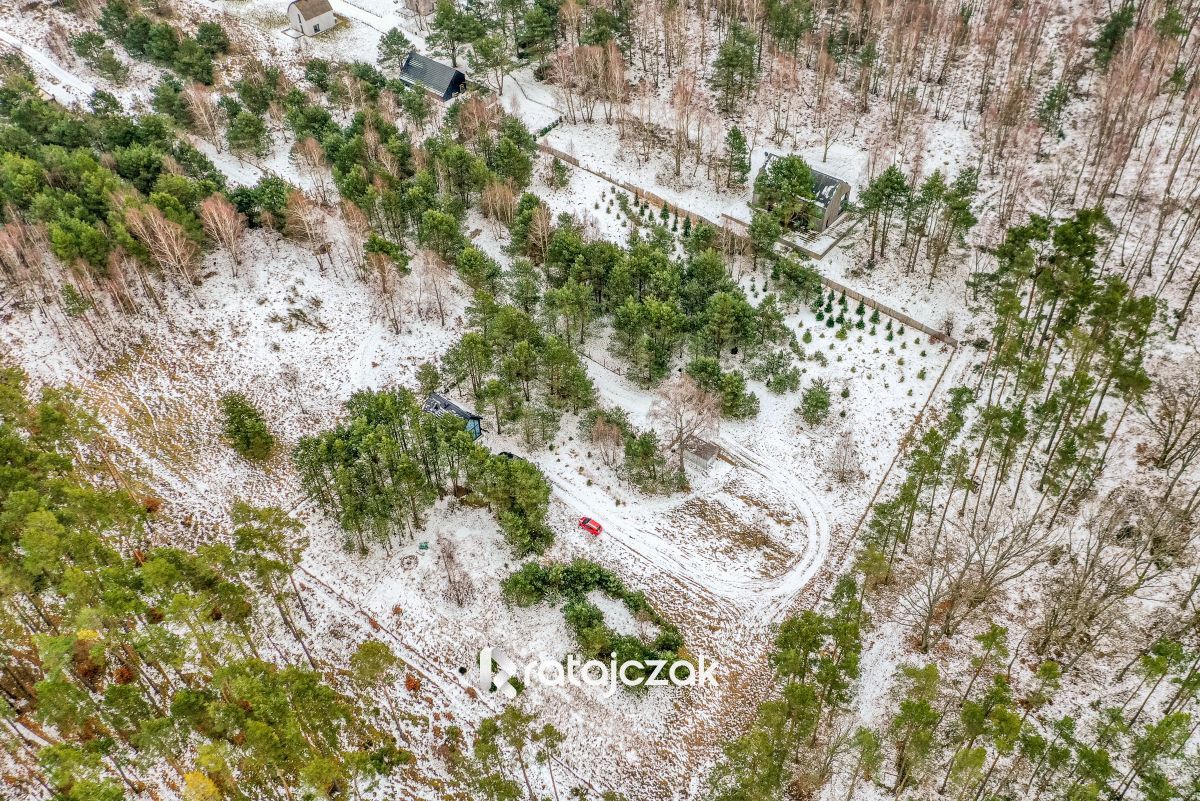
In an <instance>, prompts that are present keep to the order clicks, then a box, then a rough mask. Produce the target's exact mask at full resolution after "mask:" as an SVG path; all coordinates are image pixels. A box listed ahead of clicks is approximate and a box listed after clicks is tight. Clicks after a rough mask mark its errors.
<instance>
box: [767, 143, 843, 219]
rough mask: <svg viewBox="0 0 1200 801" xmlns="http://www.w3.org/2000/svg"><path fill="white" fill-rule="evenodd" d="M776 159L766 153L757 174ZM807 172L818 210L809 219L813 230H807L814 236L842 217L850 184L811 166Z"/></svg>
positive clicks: (773, 155) (774, 155)
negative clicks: (810, 176) (811, 179)
mask: <svg viewBox="0 0 1200 801" xmlns="http://www.w3.org/2000/svg"><path fill="white" fill-rule="evenodd" d="M777 158H779V155H778V154H776V153H768V154H767V157H766V160H764V161H763V165H762V169H761V170H760V171H759V172H760V173H761V172H763V171H765V170H766V169H767V168H768V167H769V166H770V164H771V162H772V161H774V160H775V159H777ZM809 170H810V171H811V172H812V177H813V195H814V196H815V198H816V205H817V208H818V210H819V214H817V215H814V216H813V217H811V218H809V219H812V220H813V221H814V223H815V225H814V226H813V228H812V229H810V230H809V233H810V234H814V235H815V234H820V233H822V232H823V231H825V230H826V229H828V228H829V227H830V226H831V225H833V224H834V223H835V222H836V221H837V219H838V217H840V216H841V215H842V207H843V206H844V204H845V203H846V200H847V199H848V198H849V197H850V184H848V183H846V182H845V181H843V180H842V179H841V178H835V177H833V176H832V175H826V174H825V173H823V172H821V171H820V170H816V169H813V168H812V167H811V166H810V167H809Z"/></svg>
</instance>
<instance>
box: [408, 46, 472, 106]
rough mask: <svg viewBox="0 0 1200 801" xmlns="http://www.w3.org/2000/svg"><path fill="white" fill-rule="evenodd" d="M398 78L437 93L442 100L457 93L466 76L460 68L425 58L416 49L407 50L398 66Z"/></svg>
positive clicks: (464, 85) (461, 88) (462, 86)
mask: <svg viewBox="0 0 1200 801" xmlns="http://www.w3.org/2000/svg"><path fill="white" fill-rule="evenodd" d="M400 80H402V81H404V82H405V83H406V84H408V85H409V86H419V87H421V88H422V89H424V90H425V91H427V92H429V93H430V94H433V95H437V96H438V97H440V98H441V99H442V102H445V101H447V100H449V99H450V98H452V97H454V96H455V95H457V94H459V93H460V92H462V91H463V90H464V89H465V88H466V86H467V76H466V75H464V74H463V72H462V70H457V69H455V68H454V67H451V66H450V65H449V64H442V63H441V62H440V61H434V60H433V59H432V58H426V57H425V56H423V55H421V54H420V53H418V52H417V51H416V50H412V51H409V54H408V56H406V57H405V59H404V64H402V65H401V66H400Z"/></svg>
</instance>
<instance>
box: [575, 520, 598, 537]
mask: <svg viewBox="0 0 1200 801" xmlns="http://www.w3.org/2000/svg"><path fill="white" fill-rule="evenodd" d="M579 527H580V528H581V529H583V530H584V531H586V532H587V533H588V534H591V535H592V536H593V537H599V536H600V532H601V531H604V526H602V525H600V524H599V523H597V522H596V521H595V520H593V519H592V518H590V517H581V518H579Z"/></svg>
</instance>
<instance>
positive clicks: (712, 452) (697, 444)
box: [683, 436, 721, 462]
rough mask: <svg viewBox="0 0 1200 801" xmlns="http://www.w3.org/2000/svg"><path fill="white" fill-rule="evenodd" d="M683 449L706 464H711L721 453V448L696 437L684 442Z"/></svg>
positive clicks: (690, 437)
mask: <svg viewBox="0 0 1200 801" xmlns="http://www.w3.org/2000/svg"><path fill="white" fill-rule="evenodd" d="M683 447H684V448H686V449H687V450H688V452H689V453H692V454H695V455H696V456H697V457H699V458H700V459H702V460H704V461H706V462H711V461H712V460H713V459H715V458H717V455H718V454H719V453H720V452H721V446H719V445H717V444H716V443H714V442H709V441H708V440H706V439H701V438H700V437H696V436H689V437H688V438H687V439H686V440H685V441H684V443H683Z"/></svg>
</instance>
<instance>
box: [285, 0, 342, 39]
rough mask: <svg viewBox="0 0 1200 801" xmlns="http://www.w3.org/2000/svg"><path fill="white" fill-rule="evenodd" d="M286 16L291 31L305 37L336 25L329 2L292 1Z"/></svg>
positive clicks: (316, 0) (313, 0)
mask: <svg viewBox="0 0 1200 801" xmlns="http://www.w3.org/2000/svg"><path fill="white" fill-rule="evenodd" d="M287 16H288V23H289V24H290V25H291V28H292V30H294V31H296V32H298V33H302V34H304V35H305V36H315V35H316V34H318V33H321V32H322V31H327V30H329V29H330V28H332V27H333V26H334V25H336V24H337V17H335V16H334V15H333V6H331V5H329V0H292V2H291V3H289V4H288V7H287Z"/></svg>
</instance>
